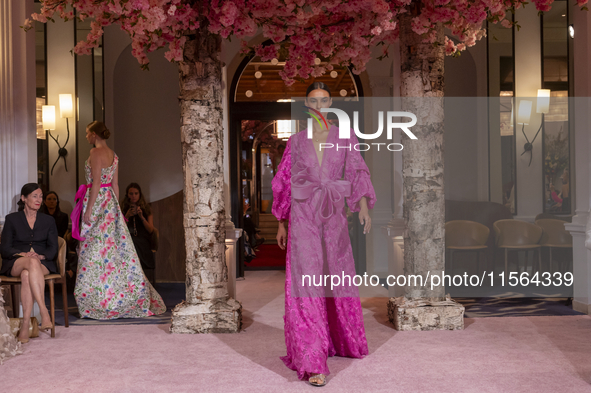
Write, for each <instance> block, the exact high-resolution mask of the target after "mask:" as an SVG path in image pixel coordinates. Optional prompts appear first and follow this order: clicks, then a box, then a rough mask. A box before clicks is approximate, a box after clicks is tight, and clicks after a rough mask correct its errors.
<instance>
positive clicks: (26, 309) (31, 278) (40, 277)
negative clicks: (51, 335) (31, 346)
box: [10, 257, 52, 342]
mask: <svg viewBox="0 0 591 393" xmlns="http://www.w3.org/2000/svg"><path fill="white" fill-rule="evenodd" d="M10 274H11V275H12V276H13V277H20V278H21V282H22V283H21V303H22V305H23V323H22V325H21V329H20V332H19V335H18V339H19V341H21V342H27V341H28V338H29V324H30V321H31V318H30V316H31V311H33V300H35V301H37V304H38V305H39V310H40V312H41V329H48V328H51V326H52V324H51V318H50V317H49V312H48V311H47V307H46V306H45V278H44V276H45V275H46V274H49V270H47V268H46V267H45V266H43V265H42V264H41V261H40V260H39V259H38V258H35V257H22V258H19V259H17V260H16V261H15V262H14V266H13V267H12V270H11V271H10Z"/></svg>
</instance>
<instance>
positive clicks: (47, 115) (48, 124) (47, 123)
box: [41, 105, 55, 131]
mask: <svg viewBox="0 0 591 393" xmlns="http://www.w3.org/2000/svg"><path fill="white" fill-rule="evenodd" d="M41 121H42V122H43V129H44V130H46V131H49V130H55V106H53V105H43V106H42V107H41Z"/></svg>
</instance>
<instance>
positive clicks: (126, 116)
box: [105, 46, 183, 202]
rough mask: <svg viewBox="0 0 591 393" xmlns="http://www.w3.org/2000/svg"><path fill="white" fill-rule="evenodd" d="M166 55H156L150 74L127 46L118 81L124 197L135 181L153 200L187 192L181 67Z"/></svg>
mask: <svg viewBox="0 0 591 393" xmlns="http://www.w3.org/2000/svg"><path fill="white" fill-rule="evenodd" d="M105 49H106V50H107V51H108V53H109V55H111V56H112V55H113V53H111V52H110V50H109V49H108V47H106V48H105ZM163 52H164V50H162V49H161V50H158V51H156V52H154V53H151V54H150V55H149V58H150V70H149V71H142V70H141V69H140V67H139V64H138V62H137V60H136V59H135V58H134V57H133V56H132V55H131V46H128V47H125V48H123V50H122V51H121V53H120V55H119V58H118V60H117V62H116V65H115V68H114V69H113V77H112V78H113V79H112V80H113V121H114V123H113V124H114V126H113V131H114V134H115V135H116V142H115V151H116V152H117V155H118V156H119V159H120V165H119V187H120V189H121V194H123V192H124V191H125V187H127V185H128V184H129V183H131V182H135V183H138V184H139V185H140V186H141V187H142V191H143V193H144V195H145V196H146V198H147V199H148V200H149V201H151V202H154V201H157V200H160V199H164V198H166V197H169V196H171V195H173V194H175V193H177V192H178V191H180V190H182V189H183V171H182V153H181V134H180V109H179V105H178V96H179V83H178V68H177V66H176V65H175V64H173V63H170V62H168V61H167V60H166V59H165V58H164V53H163Z"/></svg>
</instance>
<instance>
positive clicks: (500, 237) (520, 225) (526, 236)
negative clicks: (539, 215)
mask: <svg viewBox="0 0 591 393" xmlns="http://www.w3.org/2000/svg"><path fill="white" fill-rule="evenodd" d="M493 227H494V229H495V238H496V243H497V246H498V247H504V246H513V247H515V246H530V245H534V244H538V243H539V242H540V239H541V238H542V232H543V230H542V228H541V227H539V226H537V225H535V224H531V223H529V222H525V221H519V220H499V221H496V222H495V223H494V224H493Z"/></svg>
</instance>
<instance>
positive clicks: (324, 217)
mask: <svg viewBox="0 0 591 393" xmlns="http://www.w3.org/2000/svg"><path fill="white" fill-rule="evenodd" d="M291 183H292V184H291V195H292V197H293V198H294V199H295V200H297V201H305V200H307V199H309V198H310V197H311V196H312V195H313V194H314V193H315V192H317V191H320V199H319V200H318V205H317V206H316V209H317V214H318V218H319V219H320V220H321V221H322V222H327V221H328V220H329V219H330V218H331V217H332V216H333V215H334V214H336V213H338V212H339V211H342V210H343V207H344V206H345V198H347V197H350V196H351V182H350V181H349V180H321V179H320V177H318V176H317V175H316V174H315V173H313V172H312V170H311V168H306V169H303V170H301V171H300V172H299V173H298V174H296V175H294V176H292V179H291Z"/></svg>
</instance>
